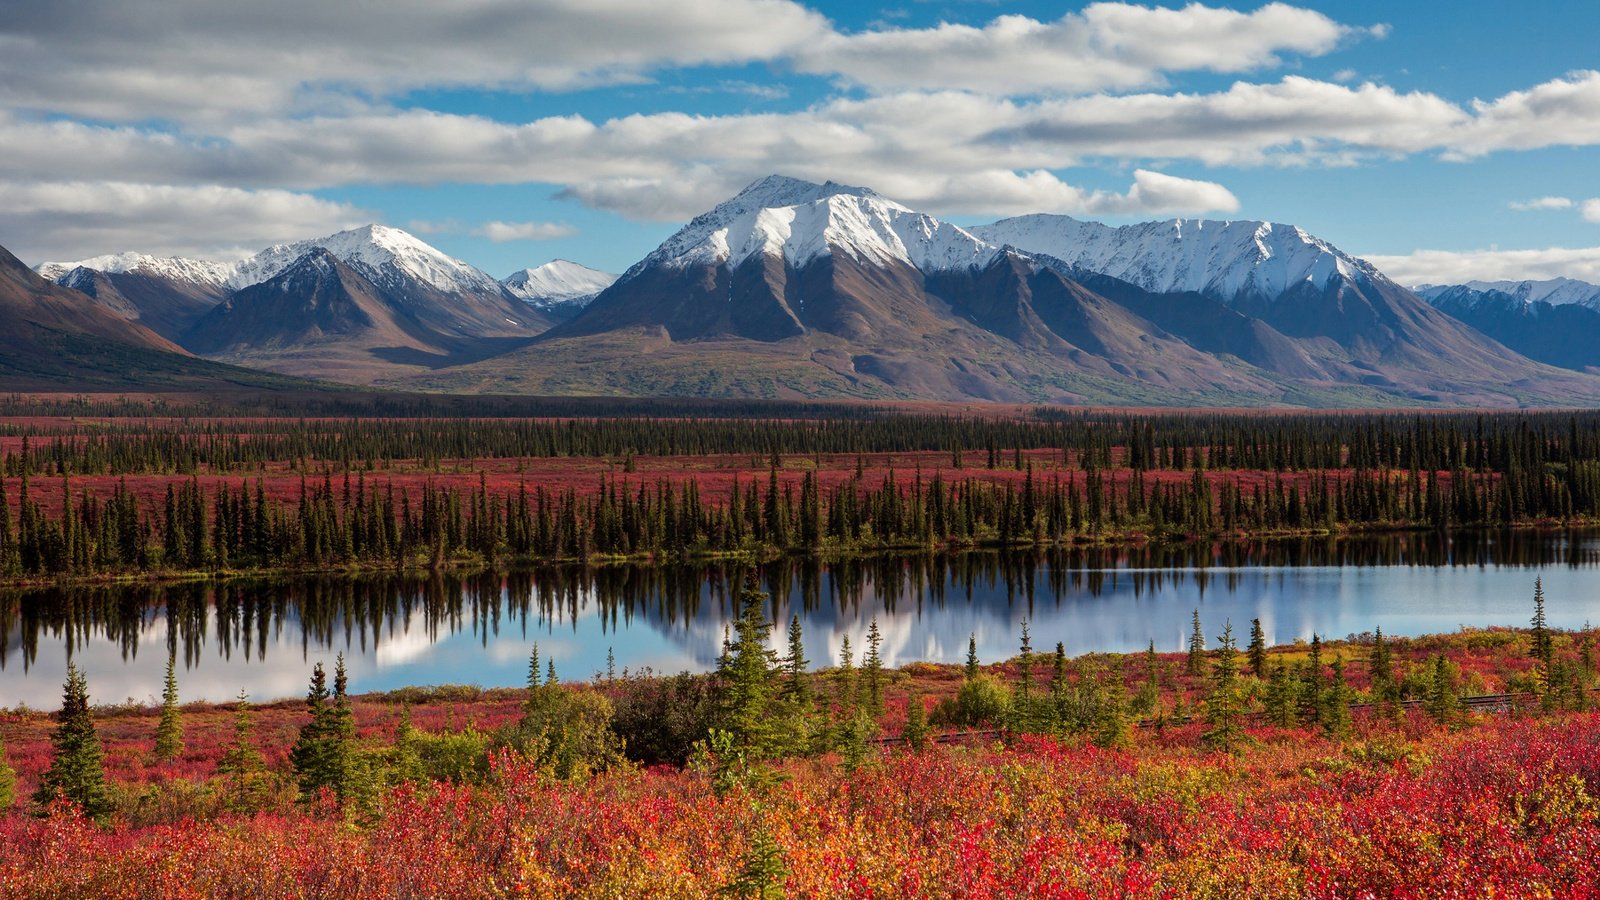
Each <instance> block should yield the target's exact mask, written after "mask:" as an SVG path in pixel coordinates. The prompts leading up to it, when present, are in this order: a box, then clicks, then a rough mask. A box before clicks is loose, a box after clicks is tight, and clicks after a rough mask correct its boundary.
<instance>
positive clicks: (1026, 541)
mask: <svg viewBox="0 0 1600 900" xmlns="http://www.w3.org/2000/svg"><path fill="white" fill-rule="evenodd" d="M48 409H50V411H51V412H55V413H60V412H62V411H63V410H61V409H57V408H48ZM13 411H15V410H13ZM113 411H118V412H127V410H124V409H120V408H118V409H114V410H113ZM150 412H161V413H163V414H162V415H154V414H151V415H144V416H131V415H122V416H109V417H98V416H61V415H42V416H33V417H13V418H11V419H0V579H8V580H11V581H15V582H26V581H40V580H52V579H55V580H59V579H75V578H77V579H93V578H96V577H110V576H121V577H126V576H130V575H138V576H140V577H148V576H149V575H151V574H157V575H184V574H191V575H192V574H219V573H229V572H250V571H257V572H262V571H267V572H270V571H337V570H345V569H370V568H388V569H407V568H433V569H438V568H442V567H469V568H470V567H493V566H496V565H507V564H512V565H515V564H536V563H551V562H557V561H578V562H595V563H598V562H607V561H620V560H633V561H649V562H662V561H678V560H694V559H703V558H717V557H727V556H730V555H733V556H741V557H750V558H757V559H769V558H772V557H774V556H778V555H784V554H802V555H807V554H809V555H818V554H820V555H824V556H837V555H840V554H850V553H858V552H872V551H885V550H895V551H918V552H929V551H952V550H965V549H971V548H996V547H998V548H1006V549H1030V548H1043V547H1056V546H1073V545H1084V544H1097V543H1107V542H1111V543H1140V542H1151V541H1154V542H1183V541H1196V540H1208V541H1215V540H1239V539H1247V538H1254V537H1262V536H1271V535H1297V534H1335V533H1349V532H1363V531H1369V532H1370V531H1397V530H1406V529H1431V530H1435V531H1451V530H1459V529H1473V528H1488V527H1505V526H1525V525H1537V524H1573V523H1586V522H1590V521H1593V520H1594V519H1595V518H1596V517H1597V516H1600V415H1596V414H1593V413H1515V414H1513V413H1495V414H1489V413H1484V414H1462V413H1435V414H1429V415H1415V414H1413V415H1406V416H1396V415H1388V414H1379V413H1339V414H1332V413H1329V414H1287V413H1285V414H1224V413H1214V414H1213V413H1207V414H1150V415H1134V414H1129V413H1093V412H1062V411H1059V410H1044V409H1039V410H1021V411H1018V412H1017V413H1016V414H1015V415H990V416H987V417H982V418H980V417H971V416H959V415H950V414H911V413H907V412H904V411H896V410H883V411H876V412H859V414H858V415H855V416H853V417H850V418H843V419H840V418H776V419H767V418H747V419H740V418H718V419H698V418H684V419H673V418H661V417H659V416H649V417H641V416H638V415H635V414H633V411H632V410H631V408H626V409H625V412H624V413H621V414H618V415H614V416H608V417H594V418H584V419H578V418H564V419H544V418H540V419H524V418H480V417H450V418H427V419H391V418H344V419H307V418H298V419H271V418H262V419H250V418H244V419H240V418H207V417H199V418H190V417H188V416H185V415H168V414H166V413H170V412H172V411H171V410H164V409H161V410H150Z"/></svg>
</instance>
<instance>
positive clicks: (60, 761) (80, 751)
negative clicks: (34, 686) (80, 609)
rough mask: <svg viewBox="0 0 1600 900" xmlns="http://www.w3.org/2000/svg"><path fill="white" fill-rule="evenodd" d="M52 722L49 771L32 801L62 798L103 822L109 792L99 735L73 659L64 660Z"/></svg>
mask: <svg viewBox="0 0 1600 900" xmlns="http://www.w3.org/2000/svg"><path fill="white" fill-rule="evenodd" d="M56 722H57V724H56V731H55V734H53V735H52V736H51V738H50V743H51V744H53V745H54V746H55V755H54V757H53V758H52V759H51V761H50V769H49V771H47V772H45V773H44V775H43V777H41V778H40V779H39V789H38V790H37V791H35V792H34V794H33V799H34V802H35V803H37V804H39V805H40V806H41V807H42V806H46V805H48V804H50V803H51V802H53V801H55V800H56V799H57V798H65V799H67V800H70V801H71V802H73V803H75V804H77V806H78V808H79V809H80V810H82V811H83V814H84V815H86V816H88V817H89V818H91V819H94V820H95V821H97V822H104V821H105V820H106V819H107V818H108V817H110V815H111V796H110V794H109V792H108V791H107V790H106V773H105V766H104V762H103V760H102V753H101V749H100V735H99V734H98V733H97V732H96V731H95V729H94V720H93V719H91V718H90V717H89V685H88V682H87V681H85V680H84V677H83V673H82V672H81V671H79V670H78V667H77V665H76V664H74V663H70V662H69V663H67V683H66V686H65V688H64V689H63V691H62V698H61V712H60V713H58V714H57V717H56Z"/></svg>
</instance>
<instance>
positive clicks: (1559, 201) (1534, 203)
mask: <svg viewBox="0 0 1600 900" xmlns="http://www.w3.org/2000/svg"><path fill="white" fill-rule="evenodd" d="M1507 206H1510V207H1511V208H1512V209H1514V210H1516V211H1517V212H1530V211H1532V210H1537V209H1571V208H1572V200H1571V199H1570V198H1567V197H1535V198H1533V199H1532V200H1513V201H1512V202H1511V203H1508V204H1507Z"/></svg>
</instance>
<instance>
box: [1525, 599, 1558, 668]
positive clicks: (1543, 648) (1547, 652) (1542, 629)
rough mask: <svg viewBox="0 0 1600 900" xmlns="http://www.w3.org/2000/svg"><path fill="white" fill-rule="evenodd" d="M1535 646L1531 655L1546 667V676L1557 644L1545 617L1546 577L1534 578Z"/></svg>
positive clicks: (1533, 621)
mask: <svg viewBox="0 0 1600 900" xmlns="http://www.w3.org/2000/svg"><path fill="white" fill-rule="evenodd" d="M1532 623H1533V648H1532V651H1531V655H1532V656H1533V658H1534V659H1536V660H1538V661H1539V664H1540V665H1541V666H1543V667H1544V671H1545V674H1546V677H1548V675H1549V672H1550V664H1551V662H1552V661H1553V660H1554V657H1555V649H1554V648H1555V644H1554V641H1553V640H1552V639H1551V637H1550V627H1549V625H1548V624H1546V622H1545V617H1544V579H1543V578H1542V577H1541V578H1535V579H1534V580H1533V620H1532Z"/></svg>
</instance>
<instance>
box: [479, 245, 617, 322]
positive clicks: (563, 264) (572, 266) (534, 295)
mask: <svg viewBox="0 0 1600 900" xmlns="http://www.w3.org/2000/svg"><path fill="white" fill-rule="evenodd" d="M616 280H617V276H615V275H612V274H611V273H609V272H601V271H600V270H598V269H591V268H589V267H588V266H584V265H579V264H578V263H575V262H572V261H570V260H565V259H555V260H551V261H550V262H547V263H545V264H544V265H542V266H538V267H536V268H532V269H523V270H522V271H520V272H515V273H513V274H511V275H510V276H509V277H506V278H503V279H501V280H500V284H501V286H502V287H504V288H505V289H506V291H507V292H508V293H510V294H511V296H513V297H516V298H517V299H518V300H521V301H522V302H524V303H527V304H528V305H530V306H532V307H533V308H535V309H537V310H539V311H540V312H542V313H544V314H545V315H547V316H549V317H551V318H553V319H556V320H557V321H565V320H567V319H570V318H572V317H573V316H575V315H577V314H578V313H579V312H581V311H582V310H583V308H584V307H585V306H588V305H589V301H591V300H593V299H594V298H595V297H597V296H599V294H600V292H601V291H603V290H605V289H606V288H608V287H610V286H611V285H612V283H613V282H615V281H616Z"/></svg>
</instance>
